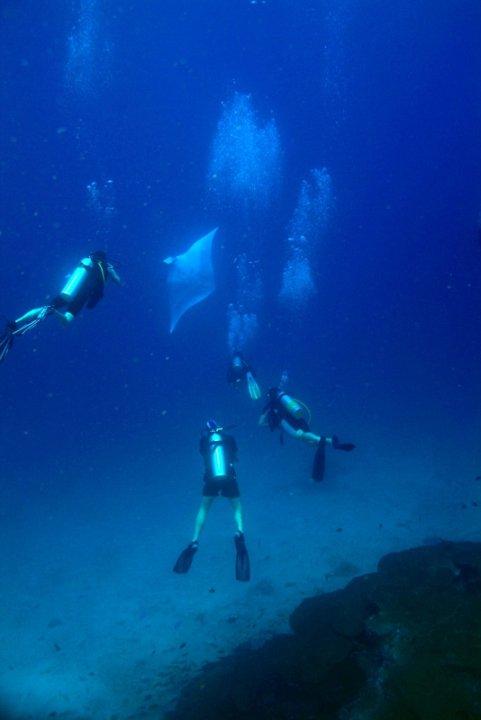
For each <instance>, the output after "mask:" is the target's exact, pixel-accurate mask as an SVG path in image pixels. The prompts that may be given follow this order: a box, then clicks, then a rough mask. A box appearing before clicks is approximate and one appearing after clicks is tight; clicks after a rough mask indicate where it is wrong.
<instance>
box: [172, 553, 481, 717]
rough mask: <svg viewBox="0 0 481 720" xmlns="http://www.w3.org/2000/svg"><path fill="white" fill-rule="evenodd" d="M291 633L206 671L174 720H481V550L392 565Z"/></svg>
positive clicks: (326, 599) (314, 608)
mask: <svg viewBox="0 0 481 720" xmlns="http://www.w3.org/2000/svg"><path fill="white" fill-rule="evenodd" d="M290 621H291V627H292V630H293V634H292V635H280V636H277V637H275V638H273V639H272V640H269V641H268V642H266V643H265V644H264V645H263V646H262V647H261V648H259V649H257V650H249V649H239V650H238V651H236V652H235V653H233V654H232V655H230V656H229V657H227V658H224V659H222V660H220V661H218V662H215V663H211V664H209V665H207V666H206V667H205V668H204V669H203V670H202V672H201V673H200V674H199V675H198V677H197V678H196V679H195V680H193V681H192V682H191V683H190V684H189V685H188V686H187V687H186V688H185V689H184V691H183V693H182V695H181V697H180V699H179V701H178V704H177V708H176V710H175V711H174V712H173V713H172V714H171V715H170V716H169V717H170V718H171V720H221V719H222V720H256V719H260V718H262V719H263V720H335V719H337V718H339V719H340V720H341V719H342V720H481V544H478V543H448V542H446V543H440V544H437V545H434V546H429V547H421V548H416V549H413V550H408V551H405V552H400V553H395V554H391V555H387V556H385V557H384V558H382V560H381V561H380V563H379V567H378V571H377V572H376V573H373V574H371V575H364V576H361V577H358V578H355V579H354V580H353V581H352V582H350V583H349V585H348V586H347V587H346V588H345V589H344V590H340V591H336V592H333V593H330V594H325V595H319V596H317V597H313V598H309V599H308V600H304V601H303V602H302V603H301V604H300V605H299V607H298V608H296V610H295V611H294V612H293V613H292V615H291V619H290Z"/></svg>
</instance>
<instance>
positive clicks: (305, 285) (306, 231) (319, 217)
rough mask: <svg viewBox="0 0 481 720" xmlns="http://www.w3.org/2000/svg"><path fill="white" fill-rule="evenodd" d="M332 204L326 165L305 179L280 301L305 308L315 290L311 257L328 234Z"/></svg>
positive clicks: (292, 230) (292, 229) (288, 250)
mask: <svg viewBox="0 0 481 720" xmlns="http://www.w3.org/2000/svg"><path fill="white" fill-rule="evenodd" d="M332 205H333V193H332V180H331V176H330V175H329V173H328V171H327V170H326V168H322V169H321V170H318V169H314V170H311V173H310V176H309V178H308V179H306V180H303V181H302V183H301V188H300V191H299V197H298V201H297V206H296V209H295V211H294V215H293V217H292V220H291V223H290V227H289V236H288V238H287V240H286V245H287V260H286V266H285V268H284V272H283V275H282V283H281V288H280V292H279V299H280V301H281V302H283V303H285V304H286V305H288V306H290V307H292V309H293V310H295V311H299V310H300V309H302V308H303V307H304V306H305V305H306V304H307V302H308V301H309V299H310V297H311V296H312V295H313V294H314V293H315V285H314V280H313V274H312V260H313V256H314V254H315V248H316V245H317V244H318V242H319V238H321V237H322V235H323V234H324V233H325V231H326V229H327V226H328V223H329V217H330V214H331V210H332Z"/></svg>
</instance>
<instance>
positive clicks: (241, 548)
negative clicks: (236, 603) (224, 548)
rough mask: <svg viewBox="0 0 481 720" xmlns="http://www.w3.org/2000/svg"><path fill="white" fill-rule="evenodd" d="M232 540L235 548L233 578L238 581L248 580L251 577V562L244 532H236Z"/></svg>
mask: <svg viewBox="0 0 481 720" xmlns="http://www.w3.org/2000/svg"><path fill="white" fill-rule="evenodd" d="M234 542H235V549H236V558H235V579H236V580H239V581H240V582H248V581H249V580H250V579H251V564H250V561H249V553H248V552H247V548H246V541H245V537H244V533H240V532H238V533H236V534H235V535H234Z"/></svg>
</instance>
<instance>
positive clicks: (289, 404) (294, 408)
mask: <svg viewBox="0 0 481 720" xmlns="http://www.w3.org/2000/svg"><path fill="white" fill-rule="evenodd" d="M277 399H278V400H279V402H280V403H281V405H282V407H283V408H284V410H285V411H286V412H288V413H289V415H291V417H293V418H295V419H296V420H300V419H301V418H302V417H303V415H304V408H303V407H302V405H301V404H300V403H299V402H297V400H294V398H292V397H291V396H290V395H287V393H285V392H282V391H281V392H280V393H279V394H278V396H277Z"/></svg>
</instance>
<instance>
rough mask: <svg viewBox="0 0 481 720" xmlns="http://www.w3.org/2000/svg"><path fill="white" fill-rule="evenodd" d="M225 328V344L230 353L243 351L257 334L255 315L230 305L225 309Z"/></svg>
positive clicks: (232, 304)
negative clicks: (226, 330)
mask: <svg viewBox="0 0 481 720" xmlns="http://www.w3.org/2000/svg"><path fill="white" fill-rule="evenodd" d="M227 326H228V332H227V344H228V346H229V350H230V352H231V353H232V352H235V351H238V350H244V349H245V348H246V346H247V345H249V343H251V342H252V340H253V339H254V338H255V336H256V334H257V328H258V321H257V315H256V313H252V312H246V311H245V310H244V309H243V308H242V307H239V306H238V305H234V303H231V304H230V305H229V307H228V308H227Z"/></svg>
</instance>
